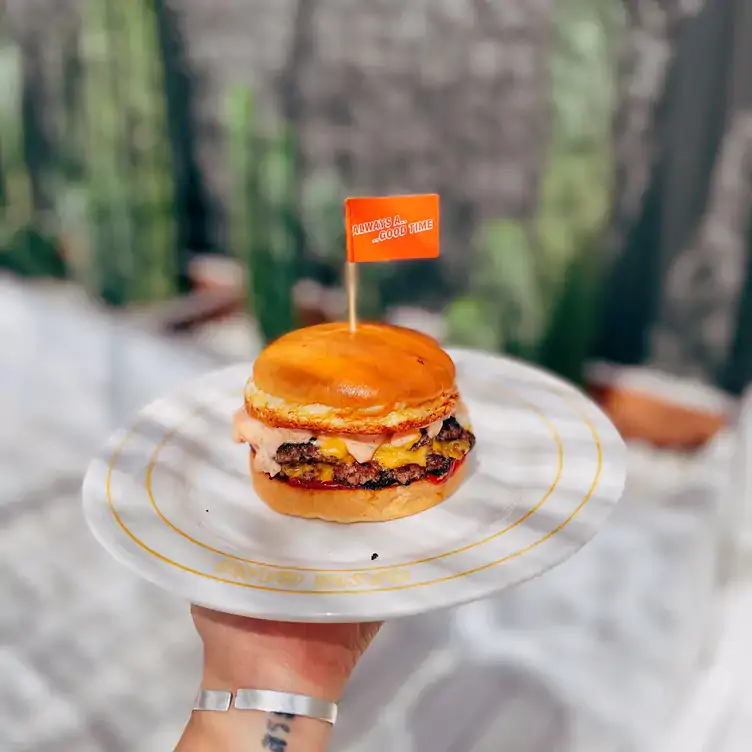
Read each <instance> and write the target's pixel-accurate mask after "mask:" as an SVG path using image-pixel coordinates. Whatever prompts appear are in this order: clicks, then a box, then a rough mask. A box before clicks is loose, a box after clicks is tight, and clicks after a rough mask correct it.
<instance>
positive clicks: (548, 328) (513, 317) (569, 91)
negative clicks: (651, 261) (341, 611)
mask: <svg viewBox="0 0 752 752" xmlns="http://www.w3.org/2000/svg"><path fill="white" fill-rule="evenodd" d="M554 12H555V22H554V28H555V29H556V36H555V44H554V53H553V56H552V69H551V82H552V90H551V97H552V102H553V123H552V136H551V142H550V146H549V157H548V161H547V164H546V168H545V171H544V173H543V175H542V176H541V182H540V188H539V200H538V206H537V210H536V212H535V215H534V217H532V218H531V220H530V221H526V222H525V223H523V222H520V221H517V220H513V219H509V218H502V219H498V220H495V221H493V222H491V223H489V224H487V225H486V226H485V227H482V228H481V230H480V232H479V233H478V235H477V237H476V240H475V242H474V244H473V251H474V253H475V258H474V264H473V271H472V273H471V278H470V284H469V288H468V293H467V295H466V296H464V297H462V298H460V299H458V300H455V301H453V302H452V303H451V304H450V306H449V307H448V309H447V311H446V316H447V324H448V338H449V340H450V341H451V342H452V343H456V344H460V345H466V346H473V347H482V348H486V349H493V350H497V351H505V352H508V353H511V354H514V355H518V356H521V357H524V358H526V359H528V360H531V361H533V362H537V363H539V364H541V365H544V366H546V367H548V368H550V369H551V370H554V371H556V372H558V373H561V374H563V375H565V376H567V377H568V378H570V379H572V380H574V381H578V380H579V379H580V375H581V374H580V370H581V364H582V361H583V360H584V358H585V356H586V354H587V352H588V350H589V346H590V343H591V340H592V337H593V334H594V331H595V329H596V326H597V320H596V312H597V303H598V291H599V283H600V263H599V261H600V251H601V240H602V238H603V236H604V232H605V228H606V224H607V221H608V214H609V209H610V204H611V186H612V156H611V151H610V147H611V143H610V134H611V116H612V112H613V105H614V98H615V92H614V78H615V60H614V57H613V52H614V42H615V39H616V37H617V34H618V31H619V28H620V22H621V9H620V7H619V4H618V3H616V2H615V0H607V2H594V0H562V2H561V3H557V4H556V6H555V11H554Z"/></svg>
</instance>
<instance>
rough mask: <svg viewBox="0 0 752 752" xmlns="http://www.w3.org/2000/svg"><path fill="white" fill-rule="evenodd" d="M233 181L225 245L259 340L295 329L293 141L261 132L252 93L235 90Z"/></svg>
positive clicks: (229, 102)
mask: <svg viewBox="0 0 752 752" xmlns="http://www.w3.org/2000/svg"><path fill="white" fill-rule="evenodd" d="M226 125H227V135H228V149H229V164H230V172H231V178H232V181H231V182H232V188H231V194H230V244H231V247H232V250H233V252H234V253H235V255H236V257H237V258H239V259H241V261H242V262H243V264H244V267H245V269H246V273H247V276H248V285H247V289H248V308H249V312H250V313H251V314H252V315H253V316H254V317H255V318H256V320H257V321H258V325H259V329H260V330H261V334H262V336H263V337H264V338H265V339H266V340H267V341H270V340H273V339H276V338H277V337H279V336H281V335H282V334H284V333H285V332H288V331H290V330H291V329H294V328H295V310H294V306H293V298H292V295H293V287H294V284H295V281H296V278H297V274H298V268H299V262H300V258H301V254H302V245H303V237H302V228H301V224H300V213H299V211H298V206H297V201H296V196H295V186H296V181H297V179H298V178H297V175H296V174H295V165H296V163H297V161H296V159H295V149H297V144H296V140H295V135H294V134H293V133H292V131H291V129H290V128H288V127H287V126H284V125H280V126H278V127H277V128H276V130H275V132H274V133H273V134H271V135H269V134H267V133H265V132H263V131H262V129H261V128H260V127H259V124H258V113H257V109H256V103H255V101H254V96H253V92H252V90H251V89H250V88H249V87H247V86H243V85H235V86H233V87H231V88H230V89H229V91H228V92H227V96H226Z"/></svg>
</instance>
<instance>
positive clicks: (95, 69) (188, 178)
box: [0, 0, 622, 380]
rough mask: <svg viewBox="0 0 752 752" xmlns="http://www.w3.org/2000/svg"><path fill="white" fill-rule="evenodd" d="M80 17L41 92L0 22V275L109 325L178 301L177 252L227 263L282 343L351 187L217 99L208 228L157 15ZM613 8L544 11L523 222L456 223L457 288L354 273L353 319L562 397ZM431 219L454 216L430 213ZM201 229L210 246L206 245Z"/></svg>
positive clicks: (263, 120)
mask: <svg viewBox="0 0 752 752" xmlns="http://www.w3.org/2000/svg"><path fill="white" fill-rule="evenodd" d="M78 7H79V13H78V22H77V23H76V24H74V25H73V26H71V28H65V29H61V30H60V32H59V33H58V34H56V35H53V37H52V38H53V40H54V44H52V45H51V47H49V48H47V49H45V50H44V55H46V56H50V55H51V56H52V57H53V58H54V63H55V66H54V67H55V68H56V70H57V71H59V77H60V81H59V85H58V86H56V87H47V89H48V90H45V87H44V85H43V77H41V76H40V75H39V71H38V70H37V65H38V57H39V56H40V55H41V52H42V51H41V50H38V49H34V45H33V44H32V43H30V42H29V41H28V39H27V40H26V41H24V40H23V39H22V40H21V41H19V40H18V39H17V38H16V35H12V34H11V33H10V29H9V28H8V23H7V20H6V19H0V24H1V25H0V34H1V35H2V36H1V39H0V84H1V85H0V126H1V128H2V132H1V138H2V141H1V147H0V199H1V200H2V221H1V222H0V267H5V268H9V269H11V270H13V271H15V272H16V273H19V274H24V275H34V276H52V277H58V278H63V277H70V278H73V279H76V280H78V281H80V282H81V283H83V284H84V285H86V287H87V288H88V289H89V291H90V292H91V294H92V295H94V296H96V297H97V298H100V299H101V300H102V301H104V302H105V303H107V304H108V305H112V306H124V305H129V304H133V303H153V302H156V301H162V300H167V299H170V298H172V297H174V296H176V295H178V294H181V293H184V292H187V291H188V290H189V288H190V281H189V280H188V274H187V264H188V263H189V262H190V258H191V254H192V253H193V252H194V249H195V250H198V251H200V252H202V253H204V252H214V253H224V254H231V255H233V256H234V257H235V258H237V259H239V260H240V261H242V264H243V266H244V268H245V269H246V275H245V276H246V280H247V290H248V293H247V302H248V306H249V310H250V311H251V313H252V314H253V315H254V316H255V318H256V320H257V321H258V324H259V327H260V330H261V331H262V333H263V335H264V336H265V337H266V338H274V337H276V336H278V335H280V334H282V333H283V332H285V331H287V330H289V329H290V328H292V327H294V326H296V325H298V324H299V323H300V322H299V317H298V315H297V312H296V307H295V301H294V298H293V289H294V287H295V284H296V283H297V282H299V281H300V280H302V279H307V280H314V281H316V282H317V283H318V284H320V285H323V286H325V287H330V288H331V287H337V286H339V285H341V279H342V271H343V261H344V248H345V245H344V227H343V199H344V198H345V196H347V195H349V194H358V193H363V192H364V191H363V186H361V185H356V184H353V183H350V182H348V180H347V179H346V178H345V177H344V176H345V175H346V173H347V171H346V170H337V169H334V168H332V169H327V170H322V169H319V168H315V169H311V168H309V167H306V166H305V165H304V164H303V163H304V159H303V155H302V149H301V144H300V141H301V138H300V137H301V133H299V132H297V129H296V126H295V124H294V123H293V122H291V121H290V118H289V117H287V116H286V113H285V108H284V107H282V108H279V111H278V112H277V114H276V115H275V116H274V117H269V116H268V108H266V109H265V108H264V106H263V104H262V101H261V100H262V97H261V96H260V95H258V92H257V91H256V90H255V88H254V87H253V86H252V85H250V84H245V83H228V84H227V85H226V86H225V89H224V90H223V91H222V92H220V93H219V96H218V101H220V102H221V107H222V112H223V115H222V116H221V118H220V120H221V121H222V122H223V127H224V134H223V144H224V146H223V149H224V154H225V160H226V166H227V173H228V186H229V189H228V190H227V191H226V197H225V198H224V199H223V201H224V206H222V207H220V211H219V212H214V207H212V206H210V204H211V202H210V200H209V199H206V197H205V196H202V195H201V180H200V178H197V177H196V174H197V170H200V168H198V167H197V166H196V164H195V162H196V158H195V153H194V152H195V145H194V144H193V143H192V139H194V138H195V130H196V127H197V126H196V124H195V123H194V122H193V121H192V119H191V118H192V115H191V112H190V101H189V100H190V97H191V95H192V91H191V89H192V88H193V89H195V88H196V87H199V86H200V84H201V82H200V81H198V80H194V79H192V78H191V74H190V71H188V72H186V70H185V65H184V61H183V60H182V58H181V55H182V52H181V50H180V40H179V36H177V35H176V34H175V33H172V32H171V29H170V24H171V23H172V22H173V21H174V19H172V18H171V15H170V10H169V6H168V5H166V4H165V2H164V1H163V0H154V1H153V0H128V2H121V3H113V2H106V1H105V0H81V2H80V3H78ZM620 8H621V5H620V3H618V2H616V0H566V1H565V2H561V3H556V4H555V11H554V13H555V18H554V19H553V23H552V27H551V28H552V29H553V33H554V39H553V43H552V45H551V48H550V72H549V73H550V75H549V82H548V85H549V86H550V102H551V107H550V124H549V132H548V137H547V148H546V155H545V160H544V167H543V169H542V172H541V174H540V175H539V181H538V189H537V194H538V195H537V201H536V202H535V206H534V207H533V210H532V211H528V212H527V213H523V215H520V214H519V213H517V214H516V215H515V216H504V215H500V216H497V217H491V218H488V219H484V220H483V221H481V222H474V221H473V220H472V219H471V217H473V216H474V213H473V212H472V211H468V212H465V213H466V214H467V216H468V219H467V220H466V222H465V223H466V224H467V227H465V228H464V229H463V232H464V234H465V235H466V236H467V237H469V238H471V241H470V243H469V247H467V248H466V249H462V250H461V253H460V252H458V253H459V255H466V257H467V258H466V261H467V266H468V272H467V273H466V274H463V273H455V272H453V271H452V270H451V269H450V270H449V271H447V270H446V269H440V268H438V266H437V265H432V264H430V263H429V264H426V263H425V262H421V263H405V264H387V265H380V264H366V265H362V267H361V291H360V293H361V297H360V312H361V315H362V317H364V318H381V317H384V316H385V315H386V312H387V311H388V310H389V309H390V308H391V307H394V306H398V305H419V306H421V307H424V308H426V309H428V310H429V311H432V312H434V313H435V314H436V315H441V316H443V317H444V318H445V322H446V328H447V332H448V340H449V341H450V342H451V343H453V344H459V345H465V346H473V347H482V348H486V349H490V350H495V351H506V352H509V353H512V354H515V355H518V356H521V357H523V358H526V359H529V360H532V361H534V362H538V363H540V364H542V365H544V366H547V367H549V368H551V369H553V370H556V371H558V372H560V373H563V374H564V375H566V376H568V377H569V378H572V379H575V380H577V379H578V378H579V373H580V365H581V362H582V359H583V357H584V355H585V353H586V351H587V349H588V347H589V345H590V341H591V338H592V331H591V329H592V321H593V319H594V318H595V317H594V316H593V315H592V311H593V306H594V305H596V304H597V297H598V289H599V278H600V271H599V258H600V256H601V247H602V241H603V237H604V229H605V225H606V222H607V217H608V213H609V207H610V205H611V186H612V175H611V172H612V159H611V143H610V138H611V117H612V113H613V108H614V97H615V92H614V80H615V59H614V50H615V48H616V37H617V35H618V33H619V29H620V24H621V23H622V19H621V15H620ZM53 89H54V92H53V91H52V90H53ZM51 98H52V99H53V100H54V101H51ZM287 109H288V110H289V109H290V108H289V107H288V108H287ZM50 112H52V113H53V115H52V116H50ZM442 209H443V211H444V212H446V213H447V214H448V215H451V216H452V217H456V216H460V215H462V211H461V208H460V207H456V206H450V205H447V203H446V202H445V203H444V204H443V206H442ZM212 212H214V213H215V214H217V215H218V216H221V217H222V220H221V221H222V222H223V223H224V228H223V230H222V231H220V232H212V231H211V230H210V229H207V225H208V223H210V220H209V219H208V217H210V216H212ZM463 232H461V233H459V234H460V235H462V234H463ZM210 236H211V238H210ZM444 242H445V244H446V243H452V242H454V241H453V240H452V239H451V238H450V239H449V240H447V239H445V240H444ZM448 250H451V249H447V248H446V245H445V247H444V252H445V253H446V252H447V251H448ZM455 255H457V253H455Z"/></svg>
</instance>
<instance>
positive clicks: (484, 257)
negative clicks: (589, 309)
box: [447, 219, 546, 358]
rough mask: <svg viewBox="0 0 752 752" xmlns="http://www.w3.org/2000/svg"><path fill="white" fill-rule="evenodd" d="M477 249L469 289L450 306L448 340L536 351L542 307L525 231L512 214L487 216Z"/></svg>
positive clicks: (521, 351)
mask: <svg viewBox="0 0 752 752" xmlns="http://www.w3.org/2000/svg"><path fill="white" fill-rule="evenodd" d="M475 252H476V259H475V265H474V269H473V272H472V275H471V280H470V287H469V291H468V293H469V295H468V297H467V298H466V299H461V300H460V301H456V302H455V304H453V305H452V306H451V307H450V308H449V310H448V320H447V323H448V329H449V331H448V339H449V341H450V342H454V343H457V344H468V345H474V346H482V347H486V348H489V349H494V350H502V349H503V350H506V351H507V352H511V353H514V354H516V355H522V356H525V357H528V358H532V357H534V354H535V348H536V346H537V343H538V341H539V339H540V336H541V334H542V332H543V330H544V328H545V313H546V312H545V309H544V305H543V301H542V299H541V295H540V284H539V279H538V270H537V263H536V257H535V255H534V253H533V246H532V245H531V242H530V240H529V238H528V233H527V231H526V230H525V228H524V227H523V225H522V223H520V222H518V221H515V220H512V219H499V220H495V221H494V222H490V223H489V224H487V225H486V226H485V227H484V228H483V229H482V230H481V232H480V233H479V236H478V239H477V240H476V243H475ZM481 322H482V325H483V326H482V330H481V331H479V332H478V333H477V335H473V336H477V338H478V341H477V342H475V341H470V340H469V339H468V338H469V337H471V330H472V329H473V327H474V326H476V325H478V324H480V323H481ZM491 331H493V332H494V333H495V334H494V336H493V337H492V336H491V334H490V332H491Z"/></svg>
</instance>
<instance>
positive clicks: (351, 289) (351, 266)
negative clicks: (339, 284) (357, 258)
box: [345, 261, 358, 332]
mask: <svg viewBox="0 0 752 752" xmlns="http://www.w3.org/2000/svg"><path fill="white" fill-rule="evenodd" d="M356 267H357V264H355V263H353V262H352V261H348V262H347V277H346V281H345V285H346V287H347V312H348V318H349V320H350V331H351V332H354V331H355V330H356V329H357V327H358V310H357V303H358V273H357V269H356Z"/></svg>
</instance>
